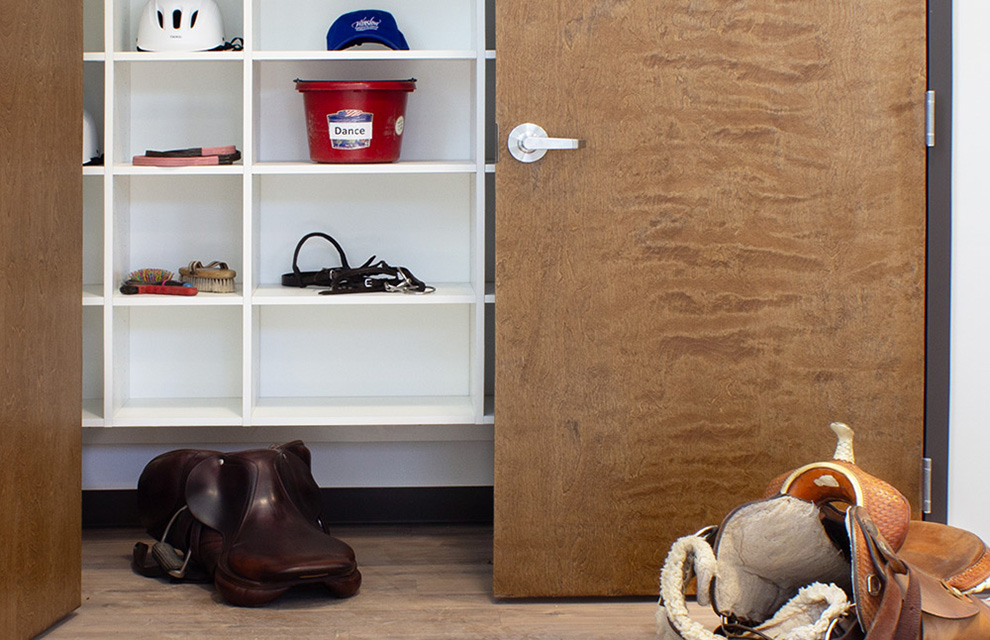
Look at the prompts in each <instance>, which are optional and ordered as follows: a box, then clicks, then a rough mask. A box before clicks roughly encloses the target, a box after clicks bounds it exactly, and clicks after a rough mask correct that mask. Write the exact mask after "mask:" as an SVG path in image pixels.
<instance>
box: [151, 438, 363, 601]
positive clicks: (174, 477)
mask: <svg viewBox="0 0 990 640" xmlns="http://www.w3.org/2000/svg"><path fill="white" fill-rule="evenodd" d="M137 498H138V509H139V513H140V516H141V521H142V524H143V525H144V526H145V528H146V529H147V531H148V533H149V534H150V535H151V536H152V537H153V538H155V539H156V540H157V541H158V542H156V543H155V544H154V545H152V546H150V547H149V545H147V544H145V543H143V542H139V543H137V544H136V545H135V546H134V563H133V566H134V568H135V570H136V571H138V572H139V573H141V574H142V575H146V576H168V577H170V578H172V579H175V580H191V581H207V580H212V581H213V582H214V584H215V586H216V588H217V591H218V592H219V593H220V595H221V596H222V597H223V598H224V599H225V600H226V601H227V602H229V603H231V604H235V605H240V606H258V605H263V604H266V603H268V602H271V601H272V600H274V599H275V598H277V597H279V596H280V595H282V594H283V593H285V592H286V591H288V590H289V589H290V588H291V587H293V586H295V585H301V584H322V585H325V586H326V587H327V588H328V589H329V592H330V594H331V595H333V596H337V597H348V596H351V595H353V594H355V593H356V592H357V590H358V588H359V587H360V585H361V573H360V572H359V571H358V568H357V562H356V560H355V557H354V551H353V550H352V549H351V547H350V546H348V545H347V544H346V543H344V542H342V541H341V540H338V539H337V538H335V537H333V536H331V535H330V534H329V532H328V530H327V527H326V526H325V523H324V522H323V519H322V516H321V504H320V490H319V487H318V486H317V484H316V482H315V480H314V479H313V475H312V471H311V455H310V451H309V449H308V448H307V447H306V446H305V445H304V444H303V443H302V442H299V441H295V442H290V443H288V444H283V445H275V446H272V447H271V448H269V449H255V450H251V451H241V452H237V453H221V452H219V451H207V450H198V449H179V450H176V451H170V452H167V453H164V454H162V455H160V456H158V457H156V458H154V459H153V460H152V461H151V462H149V463H148V465H147V466H146V467H145V469H144V471H143V472H142V473H141V477H140V479H139V480H138V490H137ZM149 556H150V557H149Z"/></svg>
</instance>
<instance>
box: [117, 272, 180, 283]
mask: <svg viewBox="0 0 990 640" xmlns="http://www.w3.org/2000/svg"><path fill="white" fill-rule="evenodd" d="M172 275H173V274H172V272H171V271H169V270H168V269H138V270H137V271H131V272H130V273H129V274H127V284H163V283H165V282H168V281H169V280H171V279H172Z"/></svg>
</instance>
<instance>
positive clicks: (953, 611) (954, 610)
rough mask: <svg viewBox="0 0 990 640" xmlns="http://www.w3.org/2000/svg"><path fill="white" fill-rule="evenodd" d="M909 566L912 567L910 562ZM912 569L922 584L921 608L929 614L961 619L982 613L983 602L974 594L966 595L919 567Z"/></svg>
mask: <svg viewBox="0 0 990 640" xmlns="http://www.w3.org/2000/svg"><path fill="white" fill-rule="evenodd" d="M908 566H909V567H910V564H909V565H908ZM911 569H912V573H913V575H914V578H915V579H916V580H918V581H919V583H920V584H921V610H922V611H924V612H925V613H926V614H927V615H931V616H936V617H938V618H946V619H951V620H961V619H963V618H971V617H973V616H976V615H979V614H980V610H981V603H979V602H977V601H976V599H975V598H973V597H972V596H967V595H965V594H964V593H962V592H961V591H959V590H958V589H955V588H954V587H951V586H949V585H948V584H946V582H945V581H944V580H939V579H938V578H936V577H935V576H932V575H930V574H928V573H927V572H925V571H923V570H921V569H918V568H917V567H911ZM982 608H985V606H983V607H982Z"/></svg>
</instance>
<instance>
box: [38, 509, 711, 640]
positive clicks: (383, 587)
mask: <svg viewBox="0 0 990 640" xmlns="http://www.w3.org/2000/svg"><path fill="white" fill-rule="evenodd" d="M333 534H334V535H336V536H337V537H339V538H341V539H342V540H344V541H346V542H347V543H348V544H350V545H351V546H352V547H353V548H354V551H355V553H356V555H357V559H358V565H359V567H360V569H361V572H362V574H363V576H364V580H363V583H362V585H361V590H360V592H358V594H357V595H356V596H354V597H353V598H348V599H345V600H337V599H334V598H330V597H328V596H327V595H326V592H325V591H324V590H323V589H318V588H300V589H294V590H292V591H290V592H289V593H288V594H286V595H284V596H282V597H281V598H279V599H278V600H276V601H275V602H273V603H272V604H270V605H268V606H265V607H260V608H252V609H248V608H240V607H232V606H229V605H227V604H225V603H223V601H222V600H220V598H219V597H218V596H217V594H216V593H215V591H214V590H213V586H212V585H211V584H207V585H202V584H189V583H181V584H179V583H169V582H167V581H164V580H158V579H151V578H145V577H143V576H139V575H137V574H135V573H134V572H133V571H132V570H131V568H130V554H131V548H132V546H133V545H134V543H135V542H137V541H138V540H144V541H148V537H147V535H144V534H143V532H142V531H139V530H137V529H94V530H86V531H84V532H83V547H82V548H83V575H82V588H83V605H82V607H81V608H80V609H78V610H77V611H76V612H74V613H73V614H71V615H70V616H68V617H67V618H65V619H64V620H63V621H61V622H60V623H59V624H58V625H56V626H55V627H53V628H52V629H50V630H49V631H47V632H46V633H45V634H43V635H42V636H40V637H41V638H44V639H46V640H48V639H51V640H59V639H64V638H72V639H81V640H82V639H96V638H99V639H101V640H102V639H105V638H211V639H216V640H226V639H232V638H237V639H251V638H259V639H261V638H264V639H266V640H267V639H271V638H302V639H308V638H321V639H323V638H339V639H348V640H365V639H367V640H380V639H389V638H401V639H409V640H498V639H512V640H517V639H518V640H543V639H548V640H551V639H558V638H559V639H567V640H611V639H615V640H619V639H622V640H635V639H638V638H642V639H644V640H646V639H655V638H656V628H655V623H654V618H653V616H654V612H655V610H656V601H655V599H652V598H650V599H647V598H641V599H637V598H622V599H602V600H597V599H596V600H588V599H581V600H539V601H533V600H498V599H495V598H494V597H493V596H492V565H491V558H492V529H491V527H485V526H459V525H458V526H433V525H414V526H350V527H335V528H334V529H333ZM657 570H658V571H659V567H658V568H657ZM697 611H698V612H699V613H698V615H699V619H701V620H703V621H707V620H706V616H707V617H708V619H710V621H711V622H712V623H714V617H713V616H711V615H710V614H708V612H706V611H704V610H702V609H701V608H698V609H697Z"/></svg>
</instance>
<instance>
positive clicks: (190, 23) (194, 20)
mask: <svg viewBox="0 0 990 640" xmlns="http://www.w3.org/2000/svg"><path fill="white" fill-rule="evenodd" d="M198 15H199V11H198V10H197V11H193V14H192V18H190V19H189V28H190V29H192V28H193V27H195V26H196V16H198Z"/></svg>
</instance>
